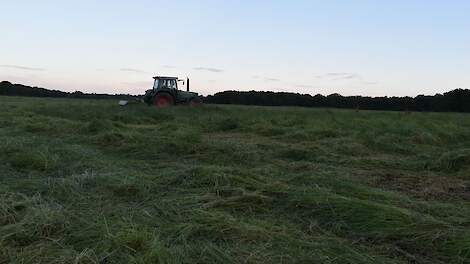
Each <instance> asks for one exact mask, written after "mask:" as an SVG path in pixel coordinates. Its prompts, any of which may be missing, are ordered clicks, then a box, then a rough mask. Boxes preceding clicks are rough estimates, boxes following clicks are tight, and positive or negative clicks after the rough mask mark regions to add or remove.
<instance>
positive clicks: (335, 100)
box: [0, 81, 470, 112]
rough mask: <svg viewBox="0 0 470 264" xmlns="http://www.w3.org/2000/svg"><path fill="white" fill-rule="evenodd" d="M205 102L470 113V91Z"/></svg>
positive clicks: (235, 95) (227, 96)
mask: <svg viewBox="0 0 470 264" xmlns="http://www.w3.org/2000/svg"><path fill="white" fill-rule="evenodd" d="M0 95H9V96H34V97H62V98H63V97H68V98H88V99H108V98H109V99H111V98H113V99H132V98H134V99H136V98H138V97H139V96H135V95H129V94H116V95H110V94H97V93H82V92H79V91H76V92H72V93H69V92H63V91H58V90H48V89H44V88H39V87H30V86H25V85H21V84H12V83H10V82H7V81H3V82H0ZM204 102H205V103H208V104H239V105H260V106H304V107H334V108H351V109H364V110H391V111H434V112H470V90H468V89H455V90H452V91H450V92H447V93H444V94H436V95H433V96H429V95H418V96H416V97H368V96H342V95H340V94H331V95H328V96H323V95H320V94H317V95H315V96H312V95H309V94H298V93H286V92H257V91H249V92H239V91H225V92H220V93H216V94H214V95H209V96H207V97H205V98H204Z"/></svg>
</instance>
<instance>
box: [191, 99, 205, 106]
mask: <svg viewBox="0 0 470 264" xmlns="http://www.w3.org/2000/svg"><path fill="white" fill-rule="evenodd" d="M201 105H202V100H201V98H199V97H194V98H193V99H191V101H189V106H201Z"/></svg>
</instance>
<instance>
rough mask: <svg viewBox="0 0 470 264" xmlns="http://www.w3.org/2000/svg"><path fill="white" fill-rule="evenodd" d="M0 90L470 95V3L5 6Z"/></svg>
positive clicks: (6, 0) (312, 0) (348, 0)
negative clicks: (182, 84) (161, 81)
mask: <svg viewBox="0 0 470 264" xmlns="http://www.w3.org/2000/svg"><path fill="white" fill-rule="evenodd" d="M0 10H1V15H0V80H8V81H10V82H13V83H21V84H26V85H32V86H40V87H45V88H49V89H57V90H63V91H75V90H80V91H83V92H97V93H131V94H142V93H144V91H145V90H147V89H149V88H151V86H152V82H153V80H152V77H153V76H155V75H163V76H177V77H180V78H185V77H186V76H189V77H190V79H191V86H192V90H194V91H196V92H199V93H200V94H204V95H207V94H213V93H216V92H220V91H224V90H243V91H244V90H246V91H248V90H260V91H261V90H263V91H287V92H298V93H302V94H303V93H306V94H313V95H314V94H318V93H320V94H324V95H328V94H332V93H340V94H342V95H367V96H415V95H418V94H429V95H433V94H435V93H443V92H446V91H449V90H451V89H455V88H470V15H469V14H470V1H466V0H465V1H464V0H461V1H458V0H448V1H442V0H439V1H435V0H427V1H425V0H406V1H405V0H380V1H379V0H328V1H325V0H309V1H300V0H297V1H296V0H292V1H284V0H271V1H264V0H238V1H232V0H224V1H221V0H219V1H215V0H214V1H210V0H199V1H189V0H188V1H182V0H181V1H178V0H173V1H160V0H154V1H150V0H135V1H130V0H128V1H120V0H114V1H108V0H100V1H92V0H80V1H75V0H57V1H52V0H41V1H37V0H11V1H10V0H0Z"/></svg>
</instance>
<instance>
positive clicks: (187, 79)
mask: <svg viewBox="0 0 470 264" xmlns="http://www.w3.org/2000/svg"><path fill="white" fill-rule="evenodd" d="M186 92H189V78H186Z"/></svg>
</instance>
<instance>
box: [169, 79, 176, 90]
mask: <svg viewBox="0 0 470 264" xmlns="http://www.w3.org/2000/svg"><path fill="white" fill-rule="evenodd" d="M167 81H168V82H167V87H168V89H176V80H167Z"/></svg>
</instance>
